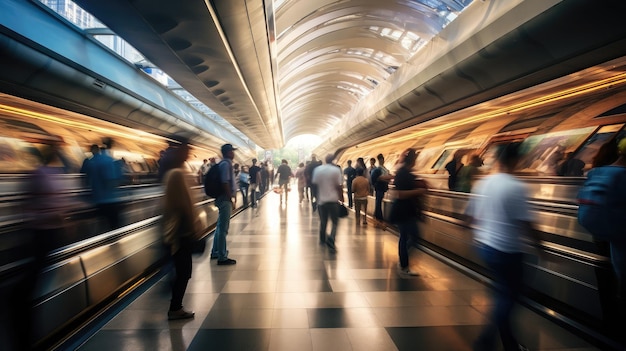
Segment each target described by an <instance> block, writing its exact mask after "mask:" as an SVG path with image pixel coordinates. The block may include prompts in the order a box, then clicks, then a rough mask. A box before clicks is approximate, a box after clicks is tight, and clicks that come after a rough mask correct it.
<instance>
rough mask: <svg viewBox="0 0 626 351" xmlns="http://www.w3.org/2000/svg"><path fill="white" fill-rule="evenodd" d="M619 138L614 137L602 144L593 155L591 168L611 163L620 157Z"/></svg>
mask: <svg viewBox="0 0 626 351" xmlns="http://www.w3.org/2000/svg"><path fill="white" fill-rule="evenodd" d="M618 156H619V155H618V153H617V140H616V139H613V140H610V141H607V142H606V143H604V144H602V145H601V146H600V148H599V149H598V152H596V154H595V155H594V156H593V159H592V161H591V168H596V167H601V166H606V165H610V164H612V163H613V162H615V161H616V160H617V158H618Z"/></svg>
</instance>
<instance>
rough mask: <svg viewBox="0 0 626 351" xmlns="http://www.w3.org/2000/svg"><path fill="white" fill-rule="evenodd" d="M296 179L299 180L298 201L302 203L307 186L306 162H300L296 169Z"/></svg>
mask: <svg viewBox="0 0 626 351" xmlns="http://www.w3.org/2000/svg"><path fill="white" fill-rule="evenodd" d="M295 177H296V179H297V180H298V201H299V203H302V200H304V188H305V186H306V176H305V175H304V163H302V162H300V164H299V165H298V169H296V175H295Z"/></svg>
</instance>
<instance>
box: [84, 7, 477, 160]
mask: <svg viewBox="0 0 626 351" xmlns="http://www.w3.org/2000/svg"><path fill="white" fill-rule="evenodd" d="M471 1H472V0H395V1H380V0H322V1H308V0H307V1H302V0H285V1H275V2H272V1H262V0H222V1H219V0H214V1H209V0H186V1H184V3H180V2H176V1H169V0H135V1H128V0H109V1H89V0H77V1H76V2H77V3H78V4H79V5H80V6H82V7H83V8H84V9H86V10H87V11H89V12H90V13H92V14H93V15H94V16H96V18H98V19H99V20H101V21H102V22H103V23H104V24H105V25H107V26H108V27H109V28H111V29H112V30H113V31H114V32H116V33H117V34H118V35H120V36H121V37H122V38H124V39H125V40H127V41H128V42H129V43H130V44H131V45H133V46H134V47H135V48H137V49H138V50H139V51H140V52H141V53H142V54H143V55H144V56H145V57H146V58H147V59H148V60H149V61H150V62H152V63H153V64H155V65H156V66H157V67H159V68H161V69H162V70H164V71H165V72H166V73H167V74H168V75H170V76H171V77H172V78H173V79H174V80H175V81H177V82H178V83H179V84H180V85H181V86H182V87H183V88H185V89H186V90H187V91H189V92H190V93H191V94H193V95H194V96H195V97H196V98H198V100H200V101H201V102H203V103H204V104H205V105H207V106H208V107H210V108H211V109H213V110H214V111H215V112H216V113H218V114H219V115H220V116H221V117H223V118H224V119H226V120H227V121H229V122H230V123H231V124H232V125H233V126H235V127H236V128H237V129H239V130H240V131H242V132H243V133H244V134H246V135H247V136H248V137H249V138H250V139H251V140H252V141H253V142H255V143H256V144H257V145H258V146H260V147H262V148H267V149H270V148H278V147H281V146H283V145H284V143H285V142H286V141H287V140H289V139H291V138H293V137H296V136H298V135H302V134H314V135H319V136H322V137H323V136H324V135H327V134H328V133H329V132H330V131H331V130H332V129H333V128H334V127H335V126H337V125H338V123H339V122H340V121H341V120H342V119H344V118H346V116H347V115H348V114H349V113H350V111H351V110H352V109H353V108H354V106H356V104H358V103H359V101H361V100H363V99H364V98H366V97H367V96H368V95H369V94H370V93H371V92H372V91H373V90H374V89H376V88H377V86H378V85H379V84H380V83H381V82H384V81H385V80H387V79H388V78H389V76H390V75H392V74H393V73H394V72H395V71H396V70H397V69H398V68H399V67H400V66H402V65H403V64H404V63H405V62H406V61H407V60H408V59H410V57H411V56H412V55H413V54H414V53H415V52H416V50H417V49H418V48H420V47H422V46H423V45H424V43H426V42H427V41H428V40H430V38H432V37H433V36H434V35H436V34H437V33H439V31H440V30H441V29H442V28H443V27H444V26H445V24H447V23H448V22H449V19H450V18H454V17H455V15H456V14H458V13H459V12H460V11H461V10H462V9H463V8H464V7H465V6H467V5H468V4H469V3H470V2H471Z"/></svg>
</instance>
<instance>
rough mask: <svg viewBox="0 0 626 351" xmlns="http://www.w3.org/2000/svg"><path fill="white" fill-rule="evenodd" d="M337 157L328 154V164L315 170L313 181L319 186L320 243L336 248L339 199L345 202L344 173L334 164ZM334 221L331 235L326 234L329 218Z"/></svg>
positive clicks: (332, 248)
mask: <svg viewBox="0 0 626 351" xmlns="http://www.w3.org/2000/svg"><path fill="white" fill-rule="evenodd" d="M334 159H335V157H334V156H333V155H332V154H328V155H326V159H325V161H326V164H324V165H322V166H319V167H316V168H315V169H314V170H313V176H312V179H311V183H312V184H314V185H316V186H317V204H318V205H317V210H318V212H319V215H320V244H324V243H326V245H327V246H328V247H329V248H330V249H331V250H333V251H334V250H335V249H336V248H335V235H336V234H337V224H338V222H339V206H340V204H339V201H341V202H343V187H342V185H343V175H342V174H341V168H339V167H338V166H337V165H335V164H333V160H334ZM329 218H330V220H331V222H332V228H331V230H330V235H328V237H327V236H326V225H327V223H328V219H329Z"/></svg>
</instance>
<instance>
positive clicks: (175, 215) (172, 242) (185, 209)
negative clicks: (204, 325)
mask: <svg viewBox="0 0 626 351" xmlns="http://www.w3.org/2000/svg"><path fill="white" fill-rule="evenodd" d="M170 156H171V157H172V159H171V162H172V163H171V166H172V167H173V168H172V169H170V170H168V171H167V172H166V173H165V177H164V183H165V196H164V198H163V228H164V232H163V236H164V238H163V241H164V243H165V244H166V245H168V247H169V249H170V254H171V255H172V260H173V262H174V269H175V271H176V277H175V279H174V282H173V284H172V299H171V300H170V307H169V310H168V312H167V317H168V319H169V320H175V319H187V318H193V317H194V312H193V311H188V310H185V309H184V308H183V297H184V295H185V291H186V290H187V283H188V282H189V279H190V278H191V271H192V264H191V253H192V250H193V242H194V241H195V240H197V237H198V235H199V234H200V233H201V230H202V229H201V228H200V223H199V222H198V220H197V219H198V216H197V215H196V213H195V212H194V203H193V201H192V199H191V194H190V193H189V186H188V185H187V184H186V182H185V171H184V170H183V169H182V167H183V164H184V162H185V160H187V157H189V146H188V145H187V144H186V143H185V144H182V145H180V146H179V147H177V148H176V149H175V150H172V154H171V155H170Z"/></svg>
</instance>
